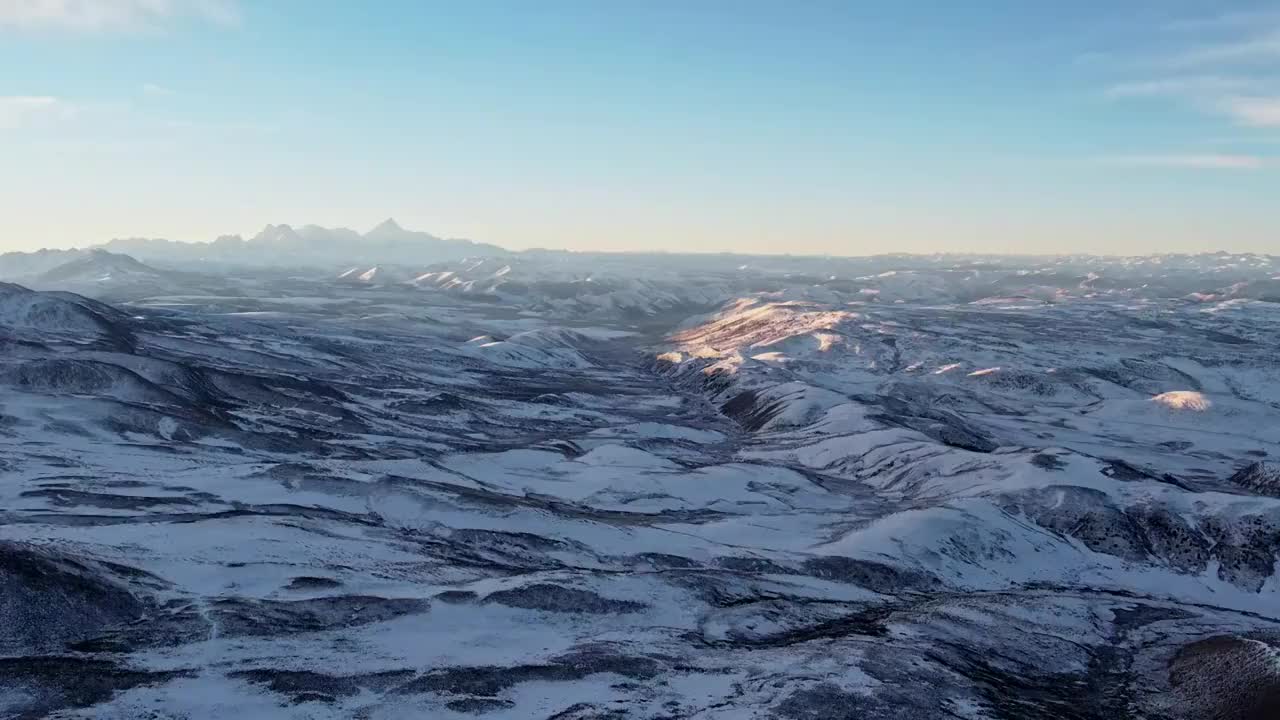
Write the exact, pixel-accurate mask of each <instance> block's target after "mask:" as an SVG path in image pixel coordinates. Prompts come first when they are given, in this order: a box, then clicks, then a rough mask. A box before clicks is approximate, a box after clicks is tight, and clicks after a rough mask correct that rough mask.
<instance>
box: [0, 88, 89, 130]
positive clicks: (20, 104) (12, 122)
mask: <svg viewBox="0 0 1280 720" xmlns="http://www.w3.org/2000/svg"><path fill="white" fill-rule="evenodd" d="M75 112H76V108H75V106H74V105H71V104H69V103H67V102H65V101H63V100H59V99H58V98H56V97H53V96H52V95H8V96H0V130H11V129H14V128H19V127H26V126H31V125H38V124H40V123H43V122H47V121H51V120H57V119H63V118H67V117H70V116H71V115H74V114H75Z"/></svg>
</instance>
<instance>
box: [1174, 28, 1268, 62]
mask: <svg viewBox="0 0 1280 720" xmlns="http://www.w3.org/2000/svg"><path fill="white" fill-rule="evenodd" d="M1274 62H1280V28H1276V27H1273V28H1271V29H1269V30H1267V31H1265V32H1263V33H1261V34H1255V35H1251V36H1249V37H1244V38H1238V39H1235V40H1230V41H1226V42H1222V43H1216V44H1212V45H1201V46H1199V47H1194V48H1190V49H1188V50H1185V51H1183V52H1181V53H1178V54H1176V55H1174V56H1173V57H1172V58H1171V59H1170V64H1171V65H1173V66H1174V67H1183V68H1193V67H1196V68H1199V67H1211V66H1222V65H1248V64H1259V63H1264V64H1265V63H1274Z"/></svg>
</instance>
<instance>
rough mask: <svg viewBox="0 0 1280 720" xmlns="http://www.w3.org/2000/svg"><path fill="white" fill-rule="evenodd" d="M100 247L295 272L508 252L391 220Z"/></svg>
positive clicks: (146, 258)
mask: <svg viewBox="0 0 1280 720" xmlns="http://www.w3.org/2000/svg"><path fill="white" fill-rule="evenodd" d="M99 247H101V248H102V249H104V250H108V251H111V252H118V253H125V254H129V255H132V256H134V257H136V258H138V259H139V260H142V261H143V262H153V261H154V262H161V263H168V264H186V263H204V264H209V263H213V264H219V265H239V266H246V267H257V266H267V267H273V266H274V267H291V268H299V267H328V266H330V265H337V264H342V263H359V262H374V263H380V262H390V263H432V262H440V261H442V260H451V259H457V258H462V257H466V256H468V255H474V254H477V253H486V254H495V255H499V254H503V253H505V252H506V251H505V250H503V249H502V248H499V247H498V246H496V245H489V244H485V243H477V242H474V241H471V240H462V239H445V238H439V237H436V236H434V235H431V234H429V233H425V232H417V231H411V230H405V229H404V228H402V227H400V226H399V225H398V224H397V223H396V222H395V221H394V220H390V219H388V220H386V221H384V222H382V223H380V224H379V225H377V226H376V227H374V228H372V229H371V230H369V231H368V232H366V233H363V234H361V233H358V232H356V231H354V230H350V229H348V228H323V227H320V226H317V225H304V226H301V227H299V228H296V229H295V228H294V227H292V226H290V225H267V226H266V227H264V228H263V229H262V230H261V231H259V232H258V233H257V234H256V235H254V236H253V237H251V238H249V239H247V240H246V239H244V238H241V237H239V236H236V235H224V236H222V237H219V238H217V239H216V240H214V241H213V242H209V243H195V242H176V241H171V240H159V239H146V238H120V239H115V240H111V241H110V242H107V243H104V244H102V245H100V246H99Z"/></svg>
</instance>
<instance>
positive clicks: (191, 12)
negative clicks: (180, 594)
mask: <svg viewBox="0 0 1280 720" xmlns="http://www.w3.org/2000/svg"><path fill="white" fill-rule="evenodd" d="M1278 191H1280V2H1269V3H1261V2H1221V1H1219V2H1207V1H1194V2H1193V1H1191V0H1161V1H1159V2H1157V1H1154V0H1153V1H1150V2H1101V1H1099V0H1084V1H1083V2H1076V3H1071V4H1067V3H1049V2H1025V1H1024V2H1014V1H1012V0H1009V1H1005V0H1001V1H1000V2H966V3H942V2H910V1H902V2H889V1H885V2H857V1H855V0H844V1H843V2H822V1H819V0H806V1H805V2H780V1H779V2H754V1H751V0H739V1H736V2H730V1H728V0H698V1H696V2H674V1H671V2H668V1H665V0H662V1H657V2H643V3H642V2H610V1H607V0H597V1H595V2H586V1H581V2H577V1H574V2H570V1H558V0H539V1H538V2H523V1H521V2H516V1H511V2H491V1H485V0H478V1H476V2H468V3H456V2H432V1H430V0H407V1H403V2H402V1H398V0H380V1H378V2H369V3H356V2H347V1H345V0H313V1H311V2H303V1H301V0H0V249H26V248H32V247H39V246H46V245H49V246H62V245H83V244H88V243H92V242H97V241H101V240H105V239H108V238H110V237H115V236H158V237H169V238H174V239H185V240H207V239H212V238H213V237H214V236H216V235H219V234H222V233H246V234H248V233H252V232H254V231H255V230H256V229H257V228H259V227H260V226H262V225H264V224H266V223H268V222H272V223H274V222H288V223H293V224H304V223H317V224H322V225H344V226H350V227H355V228H357V229H364V228H366V227H368V226H372V225H374V224H376V223H377V222H378V221H380V220H381V219H383V218H385V217H388V216H394V217H395V218H396V219H397V220H399V221H400V222H401V224H403V225H405V226H407V227H413V228H416V229H423V230H428V231H431V232H434V233H437V234H441V235H449V236H464V237H472V238H475V239H477V240H485V241H490V242H496V243H499V244H502V245H506V246H509V247H515V248H519V247H534V246H540V247H568V248H574V249H601V250H627V249H630V250H644V249H666V250H695V251H724V250H736V251H743V252H809V253H838V254H865V253H879V252H895V251H911V252H938V251H946V252H970V251H975V252H988V251H997V252H1076V251H1093V252H1114V253H1139V252H1152V251H1200V250H1216V249H1230V250H1253V251H1271V252H1280V212H1277V211H1276V210H1275V206H1280V201H1277V198H1280V192H1278Z"/></svg>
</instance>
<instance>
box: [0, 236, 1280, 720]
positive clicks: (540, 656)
mask: <svg viewBox="0 0 1280 720" xmlns="http://www.w3.org/2000/svg"><path fill="white" fill-rule="evenodd" d="M120 258H121V256H119V255H110V254H101V253H100V254H97V255H93V254H87V255H86V254H78V255H76V256H75V257H71V258H67V259H68V261H69V262H70V263H74V264H72V265H70V266H69V267H65V266H64V267H52V268H48V267H44V266H45V265H48V264H50V263H51V262H52V260H50V259H49V258H48V257H46V256H41V257H40V258H36V259H32V258H15V257H9V258H8V260H7V261H6V262H8V263H9V265H10V266H12V267H15V268H18V267H20V268H22V273H25V274H26V275H24V276H23V277H37V276H34V275H31V273H33V272H34V271H33V270H32V268H33V267H39V268H41V269H40V274H39V275H38V278H39V280H40V281H39V282H33V283H29V284H33V285H38V286H40V287H47V288H50V289H56V288H59V287H63V288H67V289H74V290H77V291H79V292H83V293H89V294H94V295H97V296H98V297H104V298H108V299H110V300H111V304H106V303H103V302H98V301H95V300H90V299H87V298H84V297H82V296H79V295H73V294H70V293H67V292H56V291H49V292H35V291H31V290H28V289H26V288H24V287H20V286H16V285H0V350H2V353H0V474H2V475H3V482H0V717H17V718H41V717H56V718H90V717H92V718H122V719H123V718H206V717H232V716H235V717H241V718H350V717H360V718H370V719H372V718H408V717H426V718H475V717H483V718H557V719H558V720H586V719H587V718H652V719H655V720H656V719H658V718H664V719H674V718H700V719H705V720H711V719H723V720H730V719H733V720H737V719H739V718H783V719H786V720H819V719H822V720H828V719H834V720H854V719H858V720H863V719H868V718H928V719H932V718H971V719H975V720H976V719H980V718H985V719H989V720H997V719H999V720H1011V719H1021V718H1062V719H1070V720H1102V719H1103V718H1106V719H1108V720H1109V719H1112V718H1146V719H1149V720H1175V719H1187V720H1192V719H1199V718H1205V719H1209V718H1214V719H1219V718H1222V719H1226V718H1240V719H1248V720H1263V719H1266V718H1274V717H1278V716H1280V649H1278V648H1280V576H1278V575H1277V570H1278V567H1277V557H1278V555H1280V468H1278V467H1277V465H1276V458H1277V456H1280V305H1278V304H1276V303H1275V302H1274V300H1275V299H1276V298H1275V297H1273V296H1272V295H1271V294H1270V293H1272V290H1270V289H1269V288H1272V287H1274V286H1275V281H1276V277H1277V273H1280V267H1278V266H1276V265H1273V259H1272V258H1267V257H1264V256H1224V255H1212V256H1190V257H1188V256H1182V257H1166V258H1131V259H1123V260H1121V259H1100V258H1059V259H1012V258H979V259H974V258H969V259H963V258H943V257H938V258H892V257H889V258H872V259H863V260H840V259H820V260H819V259H801V258H790V259H787V258H780V259H760V258H750V259H743V258H729V257H712V258H680V257H678V256H668V257H663V256H656V257H647V258H644V257H639V258H637V257H622V258H619V257H617V256H615V257H610V256H572V255H556V254H546V255H539V254H536V253H535V254H526V255H522V256H502V257H500V258H488V259H483V260H467V261H460V262H455V263H446V264H442V265H439V266H433V267H420V268H395V267H382V266H380V267H379V268H378V270H377V271H376V272H370V271H371V270H373V268H371V267H370V268H364V269H359V271H358V272H354V273H350V272H348V271H350V270H352V267H351V266H350V264H348V265H346V266H344V267H333V268H328V269H324V270H318V269H301V270H290V271H287V272H286V271H282V270H263V269H256V270H253V271H248V270H241V271H229V272H228V273H224V274H221V275H218V274H211V273H208V272H205V273H203V274H201V275H200V276H199V278H200V281H199V283H194V284H193V283H192V282H190V279H191V278H192V277H193V276H192V275H190V274H184V273H190V272H191V268H188V267H177V266H175V267H160V268H156V267H152V266H150V265H143V264H141V263H137V264H135V262H133V261H125V260H121V259H120ZM148 259H150V258H148ZM3 269H4V265H3V264H0V271H3Z"/></svg>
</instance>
